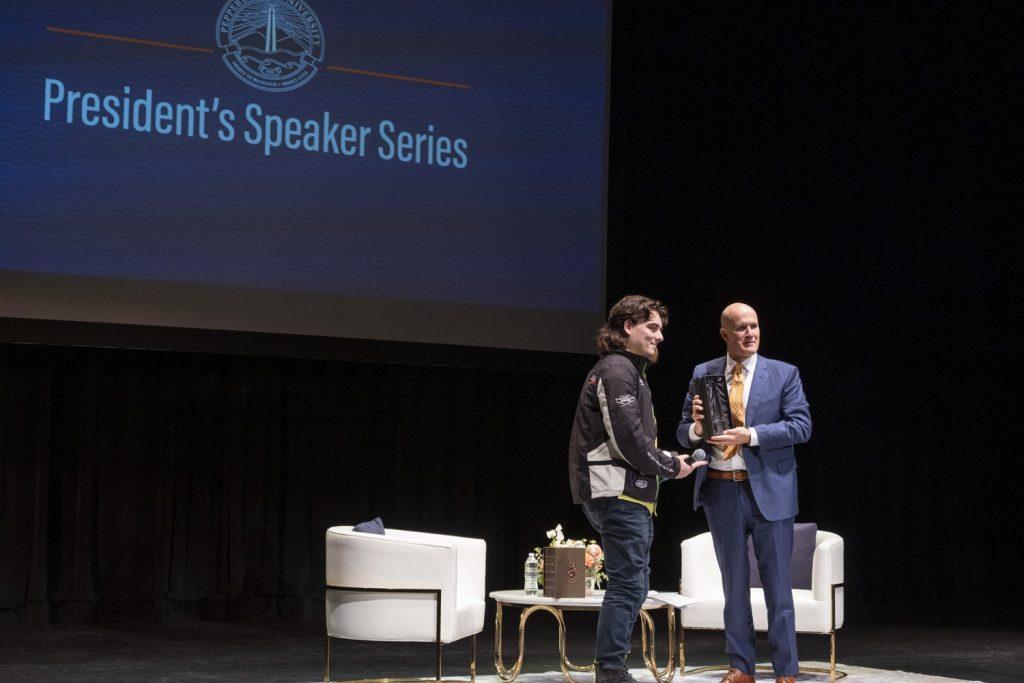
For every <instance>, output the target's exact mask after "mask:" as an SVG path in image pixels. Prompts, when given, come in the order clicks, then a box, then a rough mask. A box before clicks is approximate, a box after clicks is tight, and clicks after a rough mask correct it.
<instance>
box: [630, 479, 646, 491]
mask: <svg viewBox="0 0 1024 683" xmlns="http://www.w3.org/2000/svg"><path fill="white" fill-rule="evenodd" d="M633 483H634V484H636V487H637V488H638V489H645V488H647V480H646V479H637V480H636V481H635V482H633Z"/></svg>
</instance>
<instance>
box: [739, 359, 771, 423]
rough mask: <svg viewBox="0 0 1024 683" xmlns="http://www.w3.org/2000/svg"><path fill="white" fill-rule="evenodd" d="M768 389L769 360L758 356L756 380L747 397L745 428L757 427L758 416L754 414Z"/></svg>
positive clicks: (755, 370)
mask: <svg viewBox="0 0 1024 683" xmlns="http://www.w3.org/2000/svg"><path fill="white" fill-rule="evenodd" d="M767 387H768V359H767V358H765V357H764V356H758V357H757V366H756V367H755V368H754V380H753V383H752V384H751V385H750V395H749V396H747V409H746V419H745V420H744V421H743V422H744V423H745V426H747V427H750V426H751V425H754V426H756V425H757V422H756V420H757V416H756V415H755V414H754V408H756V407H757V402H758V400H760V398H761V397H762V396H764V395H765V393H766V391H767Z"/></svg>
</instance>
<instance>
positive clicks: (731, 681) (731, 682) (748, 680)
mask: <svg viewBox="0 0 1024 683" xmlns="http://www.w3.org/2000/svg"><path fill="white" fill-rule="evenodd" d="M718 683H754V677H753V676H751V675H750V674H745V673H743V672H742V671H740V670H739V669H729V672H728V673H727V674H725V678H723V679H722V680H721V681H719V682H718Z"/></svg>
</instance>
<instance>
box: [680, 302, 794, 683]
mask: <svg viewBox="0 0 1024 683" xmlns="http://www.w3.org/2000/svg"><path fill="white" fill-rule="evenodd" d="M721 325H722V327H721V329H720V330H719V334H720V335H721V337H722V340H723V341H724V342H725V348H726V355H725V356H723V357H722V358H716V359H715V360H712V361H708V362H707V363H702V364H700V365H698V366H697V367H696V368H694V370H693V376H694V377H695V378H696V377H703V376H705V375H725V381H726V384H727V385H728V387H729V405H730V408H731V411H732V414H733V420H734V423H735V424H736V426H735V427H734V428H733V429H729V430H727V431H726V432H725V433H724V434H722V435H720V436H712V437H710V438H706V435H705V434H704V433H703V429H702V425H701V422H700V421H701V418H702V417H703V416H704V415H703V406H702V405H701V401H700V399H699V398H696V397H694V396H692V395H690V394H687V396H686V403H685V404H684V406H683V417H682V420H681V421H680V422H679V428H678V429H677V430H676V436H677V437H678V438H679V442H680V443H681V444H683V445H684V446H690V447H693V448H696V447H699V446H703V447H704V448H705V450H710V454H711V459H710V462H709V463H708V466H707V467H706V468H704V469H701V470H697V473H696V475H695V479H694V490H693V509H694V510H696V509H697V508H699V507H701V506H702V505H703V507H704V514H705V516H706V517H707V520H708V528H710V529H711V537H712V539H713V541H714V545H715V554H716V555H717V557H718V566H719V568H720V569H721V571H722V587H723V589H724V592H725V611H724V617H725V651H726V654H727V655H728V657H729V666H730V669H729V672H728V673H727V674H726V676H725V678H723V679H722V683H752V682H753V680H754V665H755V661H756V657H755V654H754V621H753V615H752V613H751V608H750V568H749V565H748V562H747V538H748V537H749V538H751V539H752V541H753V546H754V554H755V556H756V557H757V565H758V569H759V571H760V574H761V583H762V585H763V586H764V596H765V603H766V605H767V607H768V642H769V645H770V648H771V659H772V667H773V668H774V670H775V676H776V681H777V682H779V683H791V682H792V681H794V680H795V677H796V675H797V671H798V670H799V668H800V665H799V662H798V659H797V651H796V620H795V613H794V610H793V582H792V578H791V577H790V558H791V556H792V554H793V518H794V517H796V513H797V490H796V459H795V453H794V450H793V446H794V445H796V444H798V443H804V442H806V441H807V440H808V439H809V438H810V437H811V413H810V409H809V408H808V405H807V399H806V398H805V397H804V389H803V385H802V384H801V383H800V372H799V370H797V369H796V367H794V366H792V365H789V364H788V363H783V362H781V361H777V360H771V359H769V358H765V357H764V356H761V355H759V354H758V349H759V348H760V345H761V328H760V325H759V324H758V320H757V312H756V311H754V309H753V308H751V307H750V306H748V305H746V304H742V303H735V304H731V305H729V306H727V307H726V308H725V310H724V311H722V316H721ZM709 446H710V449H708V447H709Z"/></svg>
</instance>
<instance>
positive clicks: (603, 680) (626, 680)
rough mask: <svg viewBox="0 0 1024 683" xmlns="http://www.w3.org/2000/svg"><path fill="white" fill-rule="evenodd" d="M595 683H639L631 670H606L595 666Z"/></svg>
mask: <svg viewBox="0 0 1024 683" xmlns="http://www.w3.org/2000/svg"><path fill="white" fill-rule="evenodd" d="M594 683H637V680H636V679H635V678H633V674H631V673H629V669H605V668H604V667H601V666H598V665H596V664H595V665H594Z"/></svg>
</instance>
